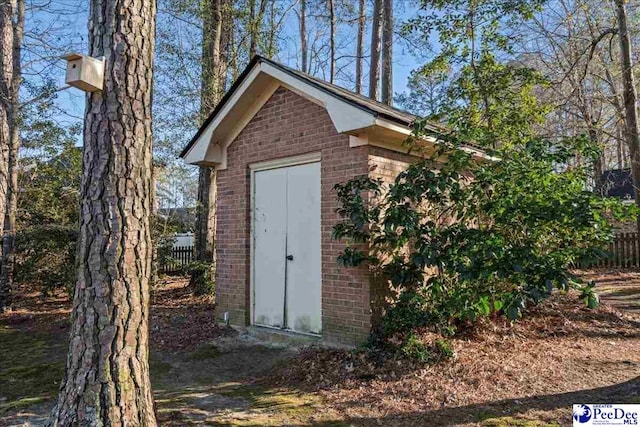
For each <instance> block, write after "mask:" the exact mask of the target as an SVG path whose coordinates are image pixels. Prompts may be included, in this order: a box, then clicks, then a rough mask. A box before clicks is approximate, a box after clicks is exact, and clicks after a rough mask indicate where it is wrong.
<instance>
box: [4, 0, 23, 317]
mask: <svg viewBox="0 0 640 427" xmlns="http://www.w3.org/2000/svg"><path fill="white" fill-rule="evenodd" d="M24 13H25V2H24V0H17V1H15V2H9V1H3V2H1V4H0V34H1V37H2V44H3V46H2V47H1V48H0V49H1V50H0V56H1V58H0V62H1V65H0V66H1V70H2V77H0V80H1V82H2V83H1V88H0V102H1V103H2V107H1V108H0V110H2V112H0V116H2V119H3V123H2V124H0V126H1V127H2V136H1V137H0V138H2V140H1V141H0V144H1V147H0V151H1V153H0V163H1V165H0V180H1V181H0V188H1V189H0V197H1V200H2V201H1V202H0V212H1V214H2V216H0V218H1V219H2V223H3V224H2V236H3V239H2V261H1V266H0V312H2V311H4V310H6V309H8V308H10V307H11V288H12V285H13V252H14V251H13V249H14V241H15V233H16V210H17V206H18V203H17V195H18V150H19V148H20V132H19V128H18V122H19V115H20V99H19V93H20V85H21V83H22V67H21V62H20V60H21V51H22V38H23V34H24Z"/></svg>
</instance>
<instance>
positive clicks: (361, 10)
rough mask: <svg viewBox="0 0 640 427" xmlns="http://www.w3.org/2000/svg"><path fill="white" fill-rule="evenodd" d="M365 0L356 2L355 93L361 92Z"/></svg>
mask: <svg viewBox="0 0 640 427" xmlns="http://www.w3.org/2000/svg"><path fill="white" fill-rule="evenodd" d="M365 7H366V6H365V0H360V2H359V4H358V41H357V47H356V93H362V61H363V59H362V58H363V56H364V27H365V25H366V23H367V22H366V18H365Z"/></svg>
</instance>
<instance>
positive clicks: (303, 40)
mask: <svg viewBox="0 0 640 427" xmlns="http://www.w3.org/2000/svg"><path fill="white" fill-rule="evenodd" d="M300 57H301V62H302V64H301V66H302V71H303V72H305V73H308V72H309V71H308V64H307V58H308V56H307V0H300Z"/></svg>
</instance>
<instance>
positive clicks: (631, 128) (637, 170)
mask: <svg viewBox="0 0 640 427" xmlns="http://www.w3.org/2000/svg"><path fill="white" fill-rule="evenodd" d="M616 9H617V15H618V31H619V38H620V55H621V63H622V79H623V99H624V111H625V125H626V126H625V130H626V132H625V133H626V139H627V144H628V145H629V156H630V157H631V177H632V180H633V188H634V189H635V201H636V206H638V207H640V129H638V110H637V101H638V95H637V92H636V85H635V78H634V75H633V61H632V59H631V38H630V36H629V30H628V28H627V11H626V8H625V5H624V0H616ZM637 227H638V232H640V217H638V222H637Z"/></svg>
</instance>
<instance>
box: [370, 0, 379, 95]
mask: <svg viewBox="0 0 640 427" xmlns="http://www.w3.org/2000/svg"><path fill="white" fill-rule="evenodd" d="M381 15H382V0H374V3H373V21H372V23H371V64H369V98H371V99H375V100H377V99H378V98H379V93H380V91H379V83H380V32H381V31H382V27H381V24H382V16H381Z"/></svg>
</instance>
